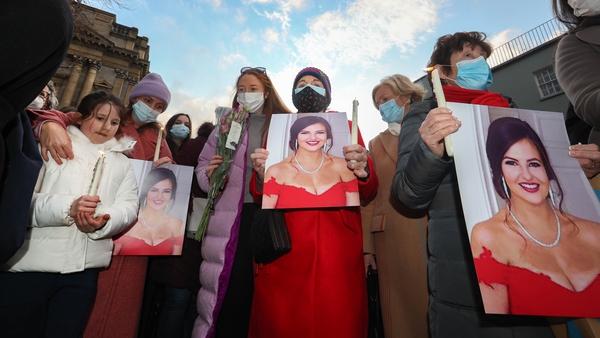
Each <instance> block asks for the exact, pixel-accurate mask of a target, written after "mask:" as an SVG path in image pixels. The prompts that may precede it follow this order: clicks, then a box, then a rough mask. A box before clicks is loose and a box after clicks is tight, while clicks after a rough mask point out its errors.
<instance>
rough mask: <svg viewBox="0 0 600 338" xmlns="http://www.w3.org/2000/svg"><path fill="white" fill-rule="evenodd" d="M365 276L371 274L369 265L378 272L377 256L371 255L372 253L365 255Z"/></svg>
mask: <svg viewBox="0 0 600 338" xmlns="http://www.w3.org/2000/svg"><path fill="white" fill-rule="evenodd" d="M364 256H365V276H366V275H367V272H369V265H370V266H371V269H373V270H375V271H377V263H375V255H373V254H371V253H365V255H364Z"/></svg>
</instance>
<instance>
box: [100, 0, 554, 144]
mask: <svg viewBox="0 0 600 338" xmlns="http://www.w3.org/2000/svg"><path fill="white" fill-rule="evenodd" d="M91 4H92V5H98V4H95V3H94V2H93V0H92V1H91ZM126 4H127V7H128V8H116V7H112V8H106V7H101V6H100V8H102V9H104V10H106V11H109V12H112V13H115V14H116V15H117V22H118V23H120V24H122V25H126V26H132V27H137V28H138V29H139V34H140V35H142V36H147V37H148V38H149V44H150V70H151V71H152V72H156V73H159V74H160V75H161V76H162V77H163V79H164V80H165V82H166V84H167V86H169V89H170V90H171V93H172V99H171V103H170V105H169V109H168V110H167V111H166V113H165V114H163V115H162V116H161V117H160V119H159V120H160V121H162V122H166V120H168V118H169V117H170V116H171V115H173V114H175V113H178V112H185V113H188V114H190V116H192V120H193V123H194V128H196V127H197V126H198V125H199V123H201V122H203V121H207V120H210V121H214V108H215V107H216V106H217V105H224V106H229V105H230V104H231V101H232V94H233V86H234V85H235V80H236V79H237V76H238V75H239V74H240V73H239V71H240V68H242V67H244V66H254V67H257V66H263V67H266V68H267V73H268V74H269V76H270V77H271V79H272V80H273V82H274V84H275V87H276V89H277V91H278V92H279V94H280V96H281V97H282V99H283V100H284V102H285V103H286V104H287V105H288V107H289V108H290V109H292V111H295V108H294V106H293V104H292V99H291V93H292V88H291V87H292V82H293V79H294V77H295V75H296V74H297V73H298V71H299V70H300V69H302V68H304V67H306V66H314V67H317V68H320V69H322V70H323V71H324V72H325V73H326V74H327V75H328V76H329V77H330V79H331V85H332V97H333V100H332V103H331V105H330V109H333V110H337V111H346V112H350V111H351V109H352V100H353V99H354V98H357V99H358V100H359V102H360V106H359V126H360V129H361V132H362V133H363V137H364V138H365V141H368V140H370V139H371V138H373V137H375V136H376V135H377V134H378V133H379V132H380V131H382V130H384V129H385V128H386V127H387V124H385V123H384V122H382V121H381V119H380V116H379V112H378V111H377V110H376V109H375V107H374V106H373V103H372V100H371V91H372V89H373V87H374V86H375V85H376V84H377V83H379V81H380V80H381V79H382V78H383V77H385V76H388V75H392V74H397V73H398V74H403V75H406V76H408V77H409V78H411V79H413V80H414V79H417V78H419V77H421V76H422V75H423V74H424V73H423V71H422V69H423V67H424V66H425V65H426V63H427V61H428V59H429V56H430V55H431V51H432V49H433V45H434V43H435V40H436V39H437V38H438V37H439V36H441V35H444V34H449V33H454V32H457V31H472V30H478V31H482V32H485V33H486V34H487V35H488V37H489V39H490V41H491V42H492V44H493V45H494V46H499V45H501V44H502V43H504V42H506V41H508V40H510V39H512V38H515V37H517V36H519V35H520V34H523V33H525V32H526V31H528V30H530V29H532V28H534V27H536V26H538V25H540V24H542V23H544V22H546V21H547V20H549V19H551V18H552V12H551V0H502V1H499V0H354V1H315V0H241V1H239V0H232V1H230V0H167V1H165V0H128V2H127V3H126Z"/></svg>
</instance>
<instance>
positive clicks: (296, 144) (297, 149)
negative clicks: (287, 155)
mask: <svg viewBox="0 0 600 338" xmlns="http://www.w3.org/2000/svg"><path fill="white" fill-rule="evenodd" d="M295 150H298V140H296V149H295Z"/></svg>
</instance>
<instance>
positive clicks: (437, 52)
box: [427, 32, 492, 88]
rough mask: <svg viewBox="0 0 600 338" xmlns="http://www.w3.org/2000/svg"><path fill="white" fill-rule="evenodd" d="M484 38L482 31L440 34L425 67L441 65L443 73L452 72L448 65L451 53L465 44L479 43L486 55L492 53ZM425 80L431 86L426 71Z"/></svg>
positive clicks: (428, 73) (461, 48)
mask: <svg viewBox="0 0 600 338" xmlns="http://www.w3.org/2000/svg"><path fill="white" fill-rule="evenodd" d="M486 38H487V35H485V33H483V32H457V33H454V34H447V35H444V36H441V37H439V38H438V39H437V42H436V43H435V46H434V47H433V53H432V54H431V57H430V58H429V62H428V63H427V67H433V66H435V65H442V69H443V72H444V73H449V72H452V68H451V67H450V57H451V56H452V54H454V53H456V52H460V51H462V50H463V48H464V47H465V46H471V45H479V46H480V47H481V48H482V49H483V51H484V52H485V53H486V55H487V57H489V56H490V55H491V54H492V46H491V45H490V44H489V43H487V42H486V41H485V39H486ZM487 57H486V58H487ZM427 81H429V85H430V86H431V88H433V83H432V82H431V72H427ZM444 82H445V80H442V83H444ZM444 84H445V83H444Z"/></svg>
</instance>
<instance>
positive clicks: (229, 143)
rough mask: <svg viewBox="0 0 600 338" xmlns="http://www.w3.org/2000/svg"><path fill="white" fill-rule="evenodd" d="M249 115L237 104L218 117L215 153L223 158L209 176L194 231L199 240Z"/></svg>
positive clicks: (224, 182) (246, 109) (223, 183)
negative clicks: (203, 204)
mask: <svg viewBox="0 0 600 338" xmlns="http://www.w3.org/2000/svg"><path fill="white" fill-rule="evenodd" d="M249 116H250V110H249V109H248V108H247V107H245V106H243V105H239V106H238V107H237V108H234V109H232V110H231V111H230V112H229V113H227V114H225V115H224V116H221V118H220V119H219V125H218V126H217V130H218V133H217V153H216V155H220V156H221V157H222V158H223V163H221V164H220V165H219V166H218V167H217V168H216V169H215V170H214V171H213V173H212V175H211V177H210V189H209V190H208V201H207V203H206V208H204V213H203V214H202V219H200V224H199V225H198V231H196V236H195V239H196V240H197V241H201V240H202V239H204V235H205V234H206V226H207V225H208V219H209V217H210V214H211V212H213V211H214V210H215V209H214V205H215V199H216V198H217V197H218V196H219V195H220V193H221V192H222V191H223V189H224V188H225V184H226V182H227V178H228V177H227V173H228V172H229V168H230V167H231V162H233V156H234V155H235V152H236V150H237V147H238V145H239V142H240V140H241V137H242V135H243V133H244V130H245V128H244V125H245V124H246V121H247V120H248V117H249Z"/></svg>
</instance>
